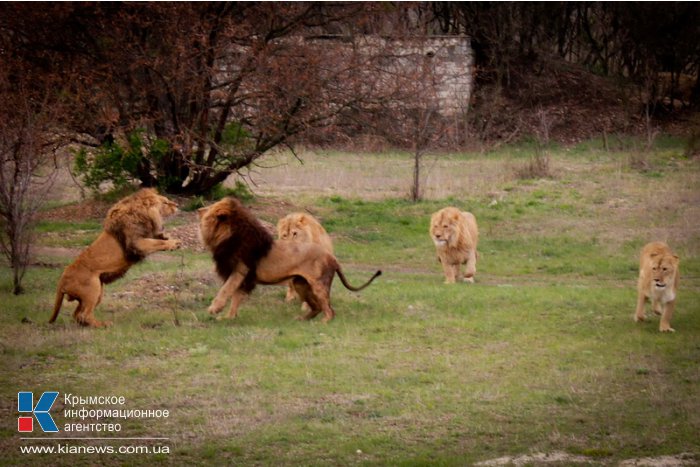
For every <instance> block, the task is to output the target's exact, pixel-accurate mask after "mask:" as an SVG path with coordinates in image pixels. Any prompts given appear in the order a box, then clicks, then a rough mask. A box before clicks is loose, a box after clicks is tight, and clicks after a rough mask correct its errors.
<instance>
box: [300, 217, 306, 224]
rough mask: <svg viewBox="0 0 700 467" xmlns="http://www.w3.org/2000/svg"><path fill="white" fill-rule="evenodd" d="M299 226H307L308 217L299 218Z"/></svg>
mask: <svg viewBox="0 0 700 467" xmlns="http://www.w3.org/2000/svg"><path fill="white" fill-rule="evenodd" d="M299 224H302V225H303V224H306V216H299Z"/></svg>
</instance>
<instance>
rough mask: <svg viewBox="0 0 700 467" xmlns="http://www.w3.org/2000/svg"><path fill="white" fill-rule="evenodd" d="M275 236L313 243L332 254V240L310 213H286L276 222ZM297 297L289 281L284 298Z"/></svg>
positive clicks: (281, 238)
mask: <svg viewBox="0 0 700 467" xmlns="http://www.w3.org/2000/svg"><path fill="white" fill-rule="evenodd" d="M277 238H278V239H280V240H291V241H294V242H301V243H315V244H316V245H319V246H320V247H321V248H323V249H324V250H326V251H327V252H328V253H330V254H333V242H332V241H331V237H330V236H329V235H328V232H326V229H324V228H323V226H322V225H321V223H320V222H319V221H318V220H317V219H316V218H315V217H314V216H312V215H311V214H307V213H305V212H295V213H292V214H287V215H286V216H284V217H283V218H281V219H280V220H279V221H278V222H277ZM295 298H298V297H297V293H296V292H295V291H294V287H293V286H292V284H291V283H290V284H289V286H288V287H287V295H286V297H285V300H286V301H288V302H290V301H292V300H294V299H295Z"/></svg>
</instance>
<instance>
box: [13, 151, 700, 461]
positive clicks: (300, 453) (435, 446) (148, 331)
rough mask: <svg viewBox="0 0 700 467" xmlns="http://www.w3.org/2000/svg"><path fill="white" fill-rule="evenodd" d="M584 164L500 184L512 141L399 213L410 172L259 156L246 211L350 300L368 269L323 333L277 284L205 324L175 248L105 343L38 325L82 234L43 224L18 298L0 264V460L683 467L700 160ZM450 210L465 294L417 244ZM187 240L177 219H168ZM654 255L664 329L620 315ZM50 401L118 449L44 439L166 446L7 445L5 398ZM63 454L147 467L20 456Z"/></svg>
mask: <svg viewBox="0 0 700 467" xmlns="http://www.w3.org/2000/svg"><path fill="white" fill-rule="evenodd" d="M597 146H598V145H597V144H595V143H588V144H585V145H581V146H579V147H575V148H570V149H556V150H552V151H551V161H550V164H551V170H552V177H551V178H545V179H537V180H519V179H518V178H517V177H515V176H514V173H515V171H516V170H515V169H517V167H518V165H519V164H524V163H526V162H527V160H528V157H529V156H530V155H531V151H530V149H529V148H527V147H518V148H506V149H502V150H500V151H499V152H497V153H487V154H454V155H447V156H441V157H439V158H435V159H431V160H429V161H428V162H427V163H426V166H425V167H426V169H425V175H426V178H425V182H424V188H425V193H426V196H427V200H426V201H423V202H420V203H417V204H412V203H409V202H407V201H404V200H403V198H405V196H406V194H407V193H408V186H409V183H410V166H411V160H410V157H409V156H406V155H402V154H378V155H356V154H347V153H336V152H333V153H305V154H303V155H302V157H303V159H304V165H300V164H298V163H296V162H294V161H295V159H294V158H293V157H291V156H288V155H285V154H278V155H275V156H274V157H272V158H270V159H269V166H270V168H268V169H265V170H263V169H260V170H258V171H257V172H255V173H253V174H251V176H252V178H253V180H254V181H255V183H256V184H257V185H256V186H255V190H256V192H257V193H258V196H257V198H256V200H255V201H253V202H251V203H250V207H251V208H252V209H253V210H254V211H255V212H256V213H257V214H258V215H259V216H260V217H262V218H263V219H265V220H267V221H270V222H275V221H276V219H277V218H278V217H279V216H280V215H282V214H284V213H286V212H289V211H291V210H297V209H302V210H303V209H306V210H308V211H310V212H312V213H313V214H314V215H316V216H317V217H319V218H320V219H321V220H322V222H323V224H324V226H325V227H326V228H327V230H328V231H329V233H330V234H331V236H332V238H333V240H334V244H335V249H336V254H337V256H338V258H339V259H340V261H341V263H342V264H343V265H344V269H345V271H346V272H347V274H348V276H349V278H350V279H351V280H352V281H353V282H355V283H359V282H361V281H364V280H365V278H367V277H368V276H369V275H370V274H371V272H372V271H373V270H375V269H377V268H381V269H383V271H384V275H383V276H382V277H380V278H379V279H378V280H377V281H376V282H375V284H374V285H372V286H371V287H369V288H368V289H366V290H365V291H363V292H361V293H359V294H354V293H351V292H348V291H346V290H345V289H343V288H342V286H341V285H339V281H336V285H335V287H334V289H333V304H334V307H335V309H336V312H337V317H336V319H335V320H334V321H333V322H331V323H330V324H327V325H324V324H322V323H321V322H320V320H316V321H312V322H299V321H295V320H293V318H294V317H295V316H297V315H299V314H301V311H300V309H299V306H298V304H285V303H284V301H283V297H284V289H283V288H281V287H259V288H258V289H257V290H256V291H255V292H254V294H253V296H252V297H251V299H250V300H249V301H247V302H246V303H245V304H244V305H243V307H242V309H241V311H240V314H239V317H238V318H237V319H235V320H232V321H216V320H213V319H211V318H209V316H208V315H207V314H206V308H207V306H208V304H209V303H210V301H211V299H212V298H213V296H214V294H215V293H216V290H217V287H218V286H219V282H218V281H217V279H216V278H215V277H214V274H213V272H212V263H211V260H210V258H209V256H208V255H207V254H205V253H202V252H201V251H196V250H189V249H184V250H181V251H179V252H173V253H167V254H158V255H155V256H154V257H151V258H149V259H147V260H146V261H145V262H144V263H142V264H140V265H137V266H136V267H134V268H133V269H132V270H131V271H130V272H129V273H128V275H127V276H126V277H125V278H124V279H122V280H121V281H118V282H116V283H114V284H112V285H110V286H108V287H107V292H106V294H105V299H104V301H103V303H102V304H101V305H100V307H99V308H98V309H97V313H96V314H97V317H98V319H109V320H112V321H113V322H114V324H113V326H112V327H110V328H108V329H100V330H92V329H82V328H79V327H78V326H77V325H76V324H75V323H74V322H73V321H72V319H71V316H70V312H71V311H72V308H73V305H72V304H69V303H65V304H64V311H63V313H62V315H61V316H60V317H59V320H58V322H57V323H55V324H54V325H49V324H47V323H46V321H47V320H48V318H49V315H50V311H51V306H52V303H53V298H54V292H55V284H56V281H57V279H58V277H59V275H60V273H61V270H62V268H63V267H64V266H65V265H66V264H68V263H69V262H70V261H71V260H72V258H73V257H74V256H75V255H76V254H77V252H78V251H79V248H80V247H82V246H84V245H86V244H89V242H90V241H91V240H92V239H93V238H94V237H95V236H96V234H97V233H98V231H99V228H100V219H94V220H88V221H84V222H80V223H74V222H71V221H70V220H65V221H46V222H43V223H42V224H41V225H40V226H39V230H40V233H41V235H40V236H39V238H38V242H39V246H41V247H42V248H41V249H40V250H39V251H40V253H41V254H40V257H39V258H38V260H39V261H38V265H36V266H34V267H31V268H30V269H29V272H28V274H27V277H26V280H25V286H26V288H27V290H28V291H29V293H27V294H25V295H22V296H19V297H16V296H13V295H11V294H10V290H11V276H10V271H9V269H8V268H7V267H6V266H5V265H2V266H0V301H1V302H2V305H1V308H2V313H1V314H0V339H1V340H0V396H1V399H0V413H2V422H1V424H0V450H1V452H2V459H0V464H9V465H28V464H29V465H37V464H42V463H43V464H46V465H71V466H73V465H96V464H106V465H121V464H128V465H150V464H174V465H180V464H195V465H200V464H201V465H270V464H280V465H299V464H302V465H473V464H477V463H482V465H511V464H514V463H517V462H525V463H528V462H529V464H528V465H540V464H544V463H549V464H554V465H570V464H573V463H576V462H590V463H592V464H601V465H617V464H619V463H620V462H623V461H626V462H627V463H628V464H627V465H645V464H640V462H643V461H642V460H641V459H642V458H652V461H651V462H652V464H648V465H696V464H697V463H700V164H699V163H698V161H697V160H688V159H685V158H684V157H682V155H681V154H682V145H681V144H680V143H679V144H674V143H673V142H672V141H671V142H665V143H664V144H661V145H659V147H657V149H656V150H655V151H653V152H650V153H646V154H642V155H638V154H634V153H632V152H626V151H619V152H610V153H608V152H603V151H600V150H598V149H596V147H597ZM640 158H643V164H640V163H639V159H640ZM446 205H455V206H458V207H460V208H463V209H466V210H470V211H471V212H473V213H474V214H475V215H476V217H477V219H478V222H479V227H480V231H481V243H480V247H479V250H480V254H481V257H480V261H479V264H478V272H477V276H476V283H475V284H471V285H470V284H459V285H452V286H448V285H444V284H443V283H442V281H443V278H442V274H441V268H440V266H439V264H438V263H437V261H436V259H435V254H434V249H433V246H432V243H431V241H430V239H429V237H428V235H427V229H428V221H429V216H430V214H431V213H432V212H434V211H435V210H437V209H439V208H441V207H444V206H446ZM76 209H77V208H76ZM193 222H195V220H194V216H193V214H192V213H181V214H179V215H178V217H177V218H176V219H175V220H174V221H172V222H171V223H170V225H178V226H184V225H189V224H190V223H193ZM166 229H167V226H166ZM651 240H665V241H667V242H668V243H669V244H670V245H671V246H672V247H673V248H674V249H675V250H676V252H677V253H678V254H679V255H680V257H681V271H682V276H681V288H680V292H679V296H678V304H677V307H676V314H675V316H674V318H673V321H672V324H673V327H674V328H675V329H676V330H677V332H676V333H675V334H661V333H659V332H658V318H656V317H650V320H649V321H647V322H646V323H643V324H637V323H634V322H633V320H632V316H633V312H634V307H635V300H636V292H635V283H636V275H637V267H638V260H637V257H638V256H637V255H638V252H639V250H640V249H641V247H642V246H643V245H644V243H646V242H648V241H651ZM648 314H649V315H650V314H651V313H648ZM50 390H56V391H59V392H60V395H59V398H58V400H57V402H56V404H55V406H54V408H53V410H52V414H53V416H54V419H55V420H56V422H57V424H58V426H59V427H63V426H65V424H66V423H78V422H80V423H119V424H120V425H121V431H120V432H119V433H111V432H110V433H105V432H90V433H86V432H79V433H66V432H65V431H62V432H61V433H57V434H55V435H50V436H49V437H57V436H64V437H68V436H73V437H78V436H80V437H85V436H92V437H100V436H107V437H115V436H119V437H157V438H161V437H162V438H168V439H167V440H148V441H144V440H107V441H105V440H82V441H80V440H63V441H50V440H49V441H45V440H41V441H36V440H22V439H20V437H21V435H20V434H19V433H18V432H17V417H18V416H19V415H20V414H18V412H17V392H18V391H33V392H34V393H35V398H36V397H38V396H37V394H39V393H41V392H43V391H50ZM64 394H72V395H76V396H83V397H87V396H107V395H114V396H123V397H124V398H125V400H126V402H125V404H124V406H108V408H110V409H111V408H126V409H154V410H168V411H169V416H168V417H161V418H156V417H151V418H128V419H120V418H109V419H107V420H104V419H101V420H97V419H95V418H94V417H88V418H86V419H85V420H81V419H80V418H77V419H76V418H75V417H73V418H71V417H66V416H65V412H64V410H65V409H69V410H70V409H74V408H80V407H73V406H72V405H70V404H66V402H65V399H64ZM35 403H36V400H35ZM86 408H87V409H96V408H104V407H102V406H99V405H94V406H86ZM30 436H34V437H36V436H40V435H39V434H38V433H37V429H35V431H34V433H33V434H31V435H30ZM59 443H63V444H65V445H69V446H82V447H85V446H96V447H100V446H106V445H110V446H114V448H115V449H117V448H118V447H120V446H121V447H123V446H136V445H145V446H149V447H150V449H151V450H152V451H153V450H155V449H156V448H158V449H161V452H160V453H157V454H152V453H151V454H145V453H138V454H119V453H115V454H97V453H92V454H89V453H83V454H23V453H22V452H21V448H22V447H26V446H28V445H41V446H53V445H57V444H59ZM164 446H165V447H166V448H167V450H168V451H169V452H168V453H163V452H162V448H163V447H164ZM538 453H543V454H547V456H540V457H530V458H526V457H520V458H518V457H517V456H527V455H530V456H536V455H537V454H538ZM507 456H510V457H507ZM662 456H672V457H668V458H666V457H662ZM664 459H666V460H668V461H669V462H675V464H663V460H664ZM548 461H551V462H548ZM634 462H637V464H634ZM519 465H522V464H519Z"/></svg>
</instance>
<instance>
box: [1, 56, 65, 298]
mask: <svg viewBox="0 0 700 467" xmlns="http://www.w3.org/2000/svg"><path fill="white" fill-rule="evenodd" d="M5 65H10V64H9V63H8V62H7V61H5V60H2V61H0V70H1V71H0V99H1V100H2V102H3V105H2V106H1V107H0V252H2V254H3V256H5V258H7V261H8V262H9V265H10V267H11V268H12V271H13V293H14V294H15V295H17V294H20V293H21V292H22V279H23V277H24V274H25V272H26V269H27V265H28V264H29V259H30V253H31V252H30V247H31V245H32V240H33V225H34V219H35V215H36V213H37V211H38V210H39V209H40V208H41V206H42V205H43V203H44V201H45V200H46V197H47V195H48V194H49V193H50V191H51V186H52V184H53V181H54V179H55V175H56V165H55V163H54V155H55V150H56V148H57V146H56V141H57V139H58V138H57V137H56V133H55V132H53V131H52V126H53V124H54V122H55V121H56V119H55V113H56V112H58V108H59V106H58V105H56V103H55V102H52V101H51V97H50V96H51V94H54V92H53V90H52V88H51V86H50V85H49V84H47V86H46V87H45V88H43V89H40V87H41V85H39V84H37V83H36V82H35V83H32V86H33V87H32V88H30V87H29V86H28V84H27V83H25V82H20V83H18V82H17V81H16V79H15V78H16V75H12V73H13V71H16V70H17V67H18V65H17V64H14V65H15V66H11V65H10V66H5ZM11 70H12V71H11Z"/></svg>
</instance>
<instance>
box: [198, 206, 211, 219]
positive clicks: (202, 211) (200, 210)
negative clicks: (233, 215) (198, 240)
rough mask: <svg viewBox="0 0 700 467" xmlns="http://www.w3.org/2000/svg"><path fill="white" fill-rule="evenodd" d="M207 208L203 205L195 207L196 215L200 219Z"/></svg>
mask: <svg viewBox="0 0 700 467" xmlns="http://www.w3.org/2000/svg"><path fill="white" fill-rule="evenodd" d="M208 210H209V208H208V207H203V208H199V209H197V217H199V218H200V219H201V218H202V217H203V216H204V214H206V212H207V211H208Z"/></svg>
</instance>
